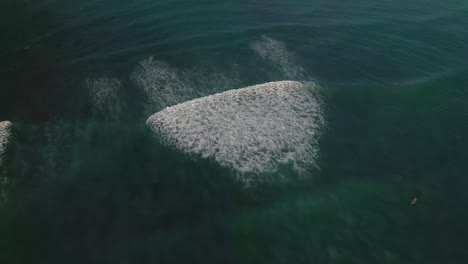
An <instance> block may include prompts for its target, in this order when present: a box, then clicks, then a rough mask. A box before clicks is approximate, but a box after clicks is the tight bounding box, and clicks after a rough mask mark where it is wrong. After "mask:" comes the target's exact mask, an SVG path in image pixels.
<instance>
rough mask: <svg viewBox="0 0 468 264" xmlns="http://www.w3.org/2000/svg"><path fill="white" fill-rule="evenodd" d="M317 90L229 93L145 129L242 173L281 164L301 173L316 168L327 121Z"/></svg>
mask: <svg viewBox="0 0 468 264" xmlns="http://www.w3.org/2000/svg"><path fill="white" fill-rule="evenodd" d="M312 86H313V85H312ZM313 88H314V87H311V85H310V84H309V85H304V84H302V83H299V82H295V81H279V82H270V83H265V84H260V85H254V86H250V87H246V88H241V89H235V90H229V91H226V92H222V93H218V94H214V95H209V96H206V97H202V98H198V99H194V100H191V101H187V102H184V103H181V104H177V105H175V106H172V107H167V108H166V109H164V110H162V111H160V112H157V113H156V114H154V115H152V116H151V117H150V118H149V119H148V120H147V125H149V126H150V128H151V129H152V130H153V131H154V132H155V134H156V135H157V136H158V137H159V138H160V139H161V141H162V142H163V143H165V144H167V145H168V146H170V147H172V148H175V149H177V150H180V151H182V152H185V153H188V154H194V155H196V156H200V157H202V158H210V159H213V160H215V161H217V162H218V163H219V164H221V165H222V166H224V167H228V168H232V169H234V170H236V171H237V172H239V173H240V174H241V175H242V174H259V173H271V172H275V171H277V170H278V169H279V166H281V165H282V164H283V165H284V164H289V165H292V167H293V168H294V170H296V171H299V172H301V171H304V169H306V168H307V167H310V166H311V165H312V166H314V165H315V160H316V158H317V156H318V139H319V136H320V134H321V131H322V128H323V125H324V123H325V120H324V116H323V111H322V107H321V102H320V100H319V99H318V98H317V96H316V92H315V91H314V90H315V89H313Z"/></svg>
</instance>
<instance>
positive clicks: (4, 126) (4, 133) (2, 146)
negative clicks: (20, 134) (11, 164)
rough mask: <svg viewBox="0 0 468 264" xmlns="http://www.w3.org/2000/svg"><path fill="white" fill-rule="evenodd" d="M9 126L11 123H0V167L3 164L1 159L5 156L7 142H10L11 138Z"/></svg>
mask: <svg viewBox="0 0 468 264" xmlns="http://www.w3.org/2000/svg"><path fill="white" fill-rule="evenodd" d="M10 126H11V122H9V121H2V122H0V166H1V165H2V163H3V159H2V158H3V155H4V154H5V150H6V147H7V145H8V141H9V140H10V136H11V132H10Z"/></svg>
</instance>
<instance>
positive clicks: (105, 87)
mask: <svg viewBox="0 0 468 264" xmlns="http://www.w3.org/2000/svg"><path fill="white" fill-rule="evenodd" d="M85 83H86V85H87V87H88V89H89V95H90V98H91V103H92V105H93V107H94V109H95V110H97V111H99V112H104V113H106V114H108V115H109V116H111V117H117V116H118V115H119V113H120V99H119V92H120V90H121V89H122V82H121V81H120V80H118V79H111V78H99V79H95V80H90V79H88V80H86V82H85Z"/></svg>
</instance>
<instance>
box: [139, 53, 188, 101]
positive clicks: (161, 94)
mask: <svg viewBox="0 0 468 264" xmlns="http://www.w3.org/2000/svg"><path fill="white" fill-rule="evenodd" d="M130 77H131V79H132V80H134V81H135V82H136V83H137V84H138V85H139V86H140V87H142V88H143V90H144V93H145V94H146V95H147V96H148V99H149V101H150V103H152V104H155V105H160V106H168V105H174V104H177V103H180V102H183V101H185V100H189V99H192V98H190V92H189V91H190V89H189V86H187V85H186V82H185V81H184V80H183V79H182V78H181V77H180V74H179V72H178V71H177V70H176V69H174V68H172V67H171V66H169V64H167V63H165V62H163V61H159V60H154V59H153V57H150V58H147V59H145V60H143V61H141V62H140V63H139V65H138V67H137V69H136V70H135V72H133V73H132V74H131V76H130Z"/></svg>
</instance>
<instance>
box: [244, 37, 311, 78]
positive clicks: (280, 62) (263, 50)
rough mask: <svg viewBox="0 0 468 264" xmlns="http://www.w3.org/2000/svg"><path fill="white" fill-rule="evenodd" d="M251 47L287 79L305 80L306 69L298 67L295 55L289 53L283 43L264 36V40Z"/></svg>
mask: <svg viewBox="0 0 468 264" xmlns="http://www.w3.org/2000/svg"><path fill="white" fill-rule="evenodd" d="M250 47H251V48H252V49H253V50H254V51H255V52H256V53H257V54H258V55H259V56H260V57H262V58H263V59H265V60H267V61H269V62H270V63H271V64H273V65H274V66H275V67H276V68H277V69H278V70H279V71H281V72H282V73H283V74H284V76H285V77H286V78H289V79H296V80H302V79H304V77H305V73H304V69H303V68H302V67H300V66H297V65H296V63H295V61H294V54H293V53H292V52H290V51H288V49H287V48H286V46H285V45H284V43H283V42H281V41H279V40H276V39H272V38H269V37H267V36H262V40H259V41H256V42H253V43H252V44H251V45H250Z"/></svg>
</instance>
